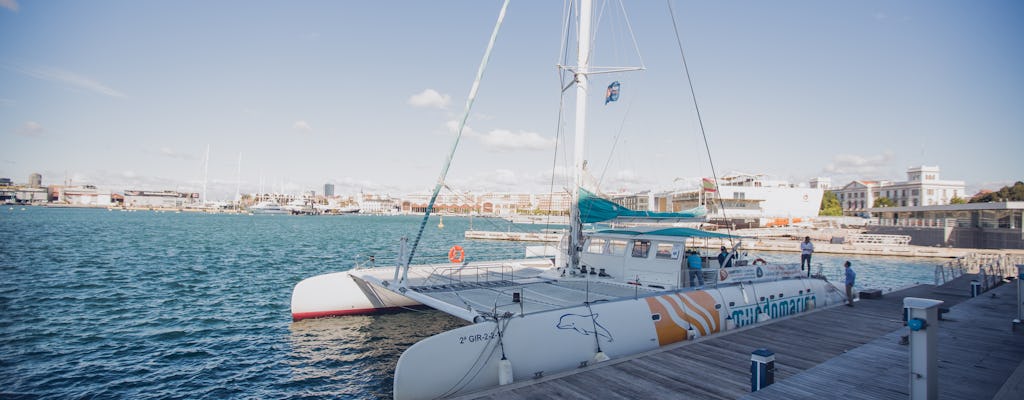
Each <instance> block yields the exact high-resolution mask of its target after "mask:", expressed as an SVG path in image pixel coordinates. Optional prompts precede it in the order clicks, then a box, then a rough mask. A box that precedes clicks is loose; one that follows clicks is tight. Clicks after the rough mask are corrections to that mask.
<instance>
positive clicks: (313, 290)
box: [292, 271, 421, 321]
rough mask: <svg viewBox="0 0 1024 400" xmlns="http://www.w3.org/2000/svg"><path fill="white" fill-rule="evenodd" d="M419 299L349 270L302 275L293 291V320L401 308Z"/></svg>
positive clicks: (410, 305) (372, 312) (414, 305)
mask: <svg viewBox="0 0 1024 400" xmlns="http://www.w3.org/2000/svg"><path fill="white" fill-rule="evenodd" d="M417 306H421V304H420V303H418V302H416V301H414V300H412V299H410V298H408V297H405V296H402V295H400V294H397V293H395V292H392V291H390V290H386V289H383V288H381V287H379V286H376V285H374V284H371V283H368V282H366V281H363V280H361V279H358V278H355V277H353V276H351V275H350V274H349V272H348V271H346V272H335V273H331V274H325V275H318V276H314V277H312V278H306V279H303V280H302V281H301V282H299V283H298V284H297V285H295V290H293V291H292V320H293V321H299V320H303V319H308V318H322V317H334V316H341V315H365V314H376V313H381V312H388V311H398V310H402V309H405V308H408V307H417Z"/></svg>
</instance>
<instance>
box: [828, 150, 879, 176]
mask: <svg viewBox="0 0 1024 400" xmlns="http://www.w3.org/2000/svg"><path fill="white" fill-rule="evenodd" d="M892 161H893V154H892V152H891V151H885V152H883V153H882V154H877V155H872V156H859V155H854V154H839V155H837V156H835V157H833V159H832V163H830V164H828V165H827V166H825V172H829V173H832V174H840V175H856V176H859V177H861V178H868V177H878V176H879V175H881V174H882V173H884V172H886V171H888V170H890V169H891V165H890V164H891V163H892Z"/></svg>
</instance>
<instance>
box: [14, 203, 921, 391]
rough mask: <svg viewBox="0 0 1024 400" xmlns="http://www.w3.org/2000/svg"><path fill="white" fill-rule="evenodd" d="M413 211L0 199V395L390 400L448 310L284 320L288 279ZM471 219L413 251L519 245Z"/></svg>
mask: <svg viewBox="0 0 1024 400" xmlns="http://www.w3.org/2000/svg"><path fill="white" fill-rule="evenodd" d="M421 218H422V217H416V216H405V217H366V216H335V217H293V216H284V215H262V216H261V215H256V216H248V215H206V214H191V213H182V214H175V213H155V212H130V213H129V212H110V211H106V210H81V209H47V208H37V207H28V208H26V209H25V210H24V211H22V210H21V208H17V207H16V208H14V209H10V208H8V207H4V208H2V209H0V273H2V277H3V278H2V280H0V343H2V346H0V398H6V397H11V396H13V395H19V394H20V395H31V396H43V397H52V398H82V397H101V398H107V397H118V398H133V399H135V398H143V399H144V398H189V399H192V398H218V399H219V398H239V397H245V398H260V399H273V398H314V397H333V398H381V397H390V396H391V385H392V382H391V380H392V378H393V370H394V366H395V363H396V362H397V361H398V357H399V355H401V352H402V351H404V350H405V349H406V348H408V347H409V346H410V345H412V344H413V343H415V342H416V341H418V340H420V339H422V338H424V337H427V336H430V335H433V334H436V333H438V332H442V331H445V330H448V329H452V328H454V327H457V326H461V325H462V324H463V322H462V321H461V320H457V319H455V318H452V317H449V316H447V315H445V314H443V313H438V312H434V311H424V312H408V313H401V314H390V315H381V316H369V317H345V318H333V319H322V320H306V321H301V322H298V323H292V321H291V314H290V305H289V302H290V296H291V290H292V288H293V287H294V285H295V284H296V283H298V282H299V281H300V280H302V279H303V278H306V277H310V276H314V275H318V274H322V273H326V272H332V271H340V270H345V269H348V268H350V267H351V266H352V264H353V260H354V259H355V258H356V257H357V256H360V257H365V256H367V255H370V254H373V255H375V256H376V258H377V260H378V265H380V264H381V263H386V262H388V261H389V260H393V259H394V256H395V249H397V247H398V238H399V237H400V236H401V235H409V236H413V235H415V229H416V227H417V225H418V222H419V221H420V219H421ZM470 223H471V221H469V220H468V219H466V218H449V217H446V218H445V219H444V224H445V228H444V229H438V228H437V227H436V225H437V220H436V218H434V219H432V222H431V224H430V225H428V227H427V230H426V233H425V235H424V238H423V243H422V245H421V249H423V250H421V251H419V252H418V253H417V254H418V255H420V256H422V258H418V262H431V261H433V262H441V261H443V260H444V258H445V254H446V251H447V249H448V247H450V246H451V245H452V244H456V243H458V244H462V245H463V246H464V247H466V250H467V254H468V255H469V257H470V258H473V259H496V258H511V257H519V256H521V254H522V253H523V248H522V245H520V244H516V243H508V242H466V241H465V240H464V239H462V234H463V232H464V230H465V229H466V227H467V226H468V224H470ZM473 223H475V224H476V228H477V229H485V230H504V229H507V228H508V225H507V224H505V223H504V222H496V221H494V220H481V219H475V221H474V222H473ZM520 228H522V227H520ZM540 228H543V226H529V227H525V229H540ZM763 257H764V258H765V259H768V260H769V261H773V260H780V261H789V260H790V259H793V260H794V262H796V261H798V258H799V255H795V254H782V253H775V254H765V255H763ZM844 259H845V258H837V257H829V256H815V260H814V261H815V262H816V263H817V262H821V263H823V264H824V265H828V266H830V267H831V266H833V265H834V266H836V267H838V266H839V265H841V263H842V261H843V260H844ZM936 263H937V261H934V260H922V259H893V258H888V259H887V258H877V257H875V258H863V259H854V265H855V267H856V268H857V272H858V278H859V282H860V285H859V286H861V287H891V288H895V287H902V286H905V285H907V284H911V283H914V282H925V283H930V282H931V281H932V273H933V267H934V265H935V264H936ZM838 270H839V269H838V268H836V269H835V271H838Z"/></svg>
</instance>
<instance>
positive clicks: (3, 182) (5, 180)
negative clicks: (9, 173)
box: [0, 178, 13, 186]
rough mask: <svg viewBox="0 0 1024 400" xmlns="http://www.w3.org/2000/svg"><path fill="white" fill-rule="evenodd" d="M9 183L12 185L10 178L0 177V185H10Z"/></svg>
mask: <svg viewBox="0 0 1024 400" xmlns="http://www.w3.org/2000/svg"><path fill="white" fill-rule="evenodd" d="M11 185H13V182H11V178H0V186H11Z"/></svg>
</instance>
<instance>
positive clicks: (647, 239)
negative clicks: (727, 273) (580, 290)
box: [578, 228, 731, 289]
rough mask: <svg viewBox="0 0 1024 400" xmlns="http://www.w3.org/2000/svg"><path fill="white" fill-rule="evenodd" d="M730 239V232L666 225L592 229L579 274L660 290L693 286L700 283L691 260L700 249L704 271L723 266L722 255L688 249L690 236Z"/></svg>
mask: <svg viewBox="0 0 1024 400" xmlns="http://www.w3.org/2000/svg"><path fill="white" fill-rule="evenodd" d="M691 238H694V239H705V238H716V239H728V238H731V236H729V235H724V234H720V233H714V232H707V231H701V230H698V229H690V228H664V229H656V230H622V229H613V230H602V231H596V232H592V233H590V234H589V235H588V237H587V239H586V241H584V244H583V251H582V253H581V254H580V270H579V271H578V273H585V274H588V275H597V276H599V277H605V278H609V279H612V280H614V281H618V282H626V283H630V284H634V285H640V286H648V287H653V288H658V289H674V288H683V287H691V286H695V285H696V284H698V282H691V280H695V278H696V276H692V275H693V274H691V273H690V272H691V269H692V267H693V266H691V265H690V262H689V261H688V259H691V258H690V257H688V256H689V254H690V253H692V252H696V253H697V254H698V256H699V258H700V260H701V267H702V268H701V273H702V274H703V276H706V277H711V278H713V277H714V273H713V272H712V273H711V274H710V275H709V271H717V270H718V269H719V268H721V267H722V266H720V265H719V263H718V257H717V256H718V254H717V252H715V253H714V254H701V253H700V252H699V250H698V249H697V248H687V240H688V239H691Z"/></svg>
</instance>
